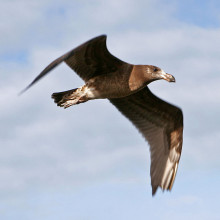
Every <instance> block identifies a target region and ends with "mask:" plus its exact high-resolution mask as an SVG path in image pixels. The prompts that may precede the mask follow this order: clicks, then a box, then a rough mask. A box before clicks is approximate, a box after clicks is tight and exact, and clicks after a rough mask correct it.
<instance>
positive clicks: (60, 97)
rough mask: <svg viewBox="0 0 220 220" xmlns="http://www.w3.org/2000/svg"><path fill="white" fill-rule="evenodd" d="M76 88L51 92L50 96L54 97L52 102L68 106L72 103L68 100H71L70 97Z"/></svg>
mask: <svg viewBox="0 0 220 220" xmlns="http://www.w3.org/2000/svg"><path fill="white" fill-rule="evenodd" d="M76 90H77V89H71V90H68V91H64V92H55V93H53V94H52V96H51V98H52V99H54V102H55V103H56V104H57V105H58V106H60V107H64V108H68V107H70V106H71V105H72V104H70V102H69V101H70V100H71V98H72V96H73V94H74V92H75V91H76Z"/></svg>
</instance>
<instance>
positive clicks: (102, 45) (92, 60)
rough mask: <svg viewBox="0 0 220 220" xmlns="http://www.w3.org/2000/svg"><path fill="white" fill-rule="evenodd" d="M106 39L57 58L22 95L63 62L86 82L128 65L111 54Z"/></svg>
mask: <svg viewBox="0 0 220 220" xmlns="http://www.w3.org/2000/svg"><path fill="white" fill-rule="evenodd" d="M106 38H107V36H106V35H101V36H98V37H96V38H93V39H91V40H89V41H87V42H86V43H84V44H82V45H80V46H78V47H77V48H75V49H73V50H71V51H69V52H67V53H65V54H64V55H63V56H61V57H59V58H57V59H56V60H54V61H53V62H52V63H50V64H49V65H48V66H47V67H46V68H45V69H44V70H43V71H42V72H41V73H40V74H39V75H38V76H37V77H36V78H35V79H34V80H33V82H32V83H31V84H30V85H29V86H27V87H26V88H25V89H24V90H23V91H22V92H21V93H23V92H25V91H26V90H27V89H29V88H30V87H31V86H32V85H34V84H35V83H36V82H37V81H38V80H40V79H41V78H42V77H44V76H45V75H46V74H47V73H49V72H50V71H51V70H52V69H54V68H55V67H57V66H58V65H59V64H60V63H62V62H63V61H64V62H65V63H66V64H67V65H68V66H69V67H70V68H71V69H72V70H74V71H75V72H76V73H77V74H78V75H79V76H80V77H81V78H82V79H83V80H84V81H87V80H88V79H90V78H93V77H95V76H98V75H102V74H105V73H111V72H115V71H116V70H117V69H118V68H120V67H121V66H123V65H128V64H127V63H125V62H123V61H121V60H119V59H118V58H116V57H114V56H113V55H111V54H110V52H109V51H108V49H107V46H106Z"/></svg>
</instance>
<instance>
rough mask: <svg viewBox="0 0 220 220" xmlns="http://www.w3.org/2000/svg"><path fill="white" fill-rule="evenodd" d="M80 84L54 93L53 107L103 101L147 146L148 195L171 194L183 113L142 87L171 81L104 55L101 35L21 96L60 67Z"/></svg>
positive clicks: (164, 75) (157, 71) (154, 70)
mask: <svg viewBox="0 0 220 220" xmlns="http://www.w3.org/2000/svg"><path fill="white" fill-rule="evenodd" d="M63 61H64V62H65V63H66V64H67V65H68V66H69V67H70V68H71V69H73V70H74V71H75V72H76V73H77V74H78V75H79V76H80V77H81V78H82V79H83V80H84V81H85V83H86V84H85V85H83V86H82V87H80V88H77V89H72V90H69V91H65V92H59V93H53V94H52V98H53V99H54V101H55V103H57V105H58V106H61V107H64V108H67V107H70V106H71V105H75V104H79V103H82V102H86V101H88V100H92V99H100V98H107V99H109V100H110V102H111V103H112V104H113V105H115V107H116V108H117V109H118V110H119V111H120V112H121V113H122V114H124V115H125V116H126V117H127V118H128V119H129V120H130V121H131V122H132V123H133V124H134V125H135V127H136V128H137V129H138V130H139V131H140V133H141V134H142V135H143V136H144V138H145V139H146V140H147V141H148V143H149V145H150V153H151V171H150V173H151V185H152V194H153V195H154V194H155V193H156V190H157V188H158V187H161V188H162V190H171V189H172V186H173V182H174V179H175V176H176V172H177V167H178V163H179V160H180V155H181V150H182V139H183V137H182V134H183V114H182V111H181V109H180V108H178V107H176V106H174V105H171V104H169V103H167V102H165V101H163V100H161V99H159V98H157V97H156V96H155V95H153V94H152V93H151V92H150V90H149V88H148V87H147V84H149V83H150V82H152V81H155V80H159V79H165V80H167V81H169V82H175V78H174V77H173V76H172V75H170V74H167V73H165V72H164V71H163V70H161V69H160V68H158V67H156V66H152V65H132V64H128V63H126V62H123V61H121V60H119V59H118V58H116V57H114V56H113V55H111V54H110V53H109V51H108V50H107V47H106V36H105V35H102V36H99V37H96V38H93V39H92V40H90V41H87V42H86V43H84V44H82V45H80V46H78V47H77V48H75V49H73V50H71V51H69V52H68V53H66V54H64V55H63V56H61V57H59V58H57V59H56V60H55V61H53V62H52V63H51V64H49V65H48V66H47V67H46V68H45V69H44V70H43V71H42V72H41V73H40V74H39V75H38V76H37V77H36V78H35V80H34V81H33V82H32V83H31V84H30V85H29V86H28V87H27V88H26V89H25V90H23V91H22V92H24V91H26V90H27V89H28V88H30V87H31V86H32V85H33V84H35V83H36V82H37V81H38V80H39V79H41V78H42V77H43V76H45V75H46V74H47V73H49V72H50V71H51V70H52V69H53V68H55V67H56V66H57V65H59V64H60V63H61V62H63Z"/></svg>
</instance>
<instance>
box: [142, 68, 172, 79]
mask: <svg viewBox="0 0 220 220" xmlns="http://www.w3.org/2000/svg"><path fill="white" fill-rule="evenodd" d="M145 74H146V77H147V78H148V79H152V81H154V80H159V79H165V80H167V81H168V82H175V78H174V76H172V75H171V74H168V73H166V72H164V71H163V70H162V69H160V68H159V67H156V66H152V65H147V66H146V69H145Z"/></svg>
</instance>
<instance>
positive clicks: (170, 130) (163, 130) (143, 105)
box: [110, 87, 183, 195]
mask: <svg viewBox="0 0 220 220" xmlns="http://www.w3.org/2000/svg"><path fill="white" fill-rule="evenodd" d="M110 102H111V103H112V104H113V105H115V106H116V108H117V109H118V110H119V111H120V112H121V113H122V114H124V115H125V116H126V117H127V118H128V119H129V120H130V121H131V122H132V123H133V124H134V125H135V126H136V128H137V129H138V130H139V131H140V132H141V133H142V135H143V136H144V138H145V139H146V140H147V141H148V143H149V145H150V154H151V169H150V173H151V185H152V194H153V195H154V194H155V193H156V190H157V188H158V187H161V188H162V189H163V190H165V189H166V190H171V189H172V186H173V182H174V179H175V176H176V172H177V167H178V163H179V160H180V155H181V150H182V140H183V114H182V111H181V109H180V108H178V107H175V106H173V105H171V104H168V103H167V102H165V101H163V100H161V99H159V98H157V97H156V96H155V95H153V94H152V93H151V91H150V90H149V89H148V88H147V87H146V88H144V89H143V90H141V91H139V92H137V93H135V94H133V95H130V96H127V97H125V98H120V99H110Z"/></svg>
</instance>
